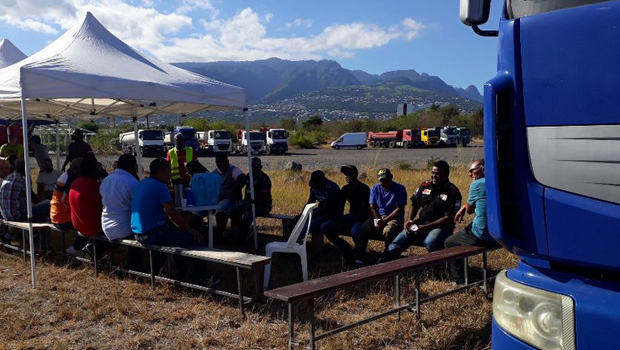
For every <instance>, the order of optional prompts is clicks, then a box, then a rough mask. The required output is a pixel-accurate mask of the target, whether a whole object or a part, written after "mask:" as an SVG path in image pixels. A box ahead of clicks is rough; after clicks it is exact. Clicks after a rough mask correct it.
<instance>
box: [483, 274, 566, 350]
mask: <svg viewBox="0 0 620 350" xmlns="http://www.w3.org/2000/svg"><path fill="white" fill-rule="evenodd" d="M493 317H494V318H495V322H497V324H498V325H499V326H500V327H501V328H502V329H503V330H504V331H506V332H507V333H509V334H511V335H513V336H515V337H517V338H519V339H521V340H523V341H524V342H526V343H529V344H530V345H533V346H535V347H537V348H539V349H542V350H552V349H553V350H556V349H558V350H574V349H575V326H574V310H573V300H572V299H571V298H570V297H567V296H565V295H561V294H557V293H552V292H548V291H545V290H542V289H537V288H532V287H528V286H525V285H523V284H520V283H517V282H514V281H512V280H510V279H508V277H507V276H506V271H502V272H500V273H499V274H498V275H497V279H496V281H495V290H494V292H493Z"/></svg>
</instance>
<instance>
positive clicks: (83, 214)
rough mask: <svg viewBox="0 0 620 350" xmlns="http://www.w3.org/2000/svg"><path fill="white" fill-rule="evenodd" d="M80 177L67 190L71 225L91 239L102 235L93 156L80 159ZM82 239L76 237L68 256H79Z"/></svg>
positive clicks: (96, 176) (97, 175) (97, 172)
mask: <svg viewBox="0 0 620 350" xmlns="http://www.w3.org/2000/svg"><path fill="white" fill-rule="evenodd" d="M80 173H81V174H82V176H80V177H79V178H77V179H75V181H73V183H72V184H71V188H70V190H69V207H70V208H71V223H72V225H73V227H74V228H75V229H76V230H77V231H78V232H79V233H80V234H81V235H82V236H84V237H87V238H88V237H93V236H96V235H101V234H103V230H102V228H101V195H100V194H99V185H100V182H99V180H100V177H99V171H98V169H97V160H96V159H95V156H94V154H92V153H91V154H89V155H87V156H86V158H83V159H82V163H81V165H80ZM84 237H80V236H78V237H76V242H74V245H73V246H71V247H69V248H67V250H66V252H67V254H69V255H73V256H76V255H77V256H79V255H82V254H81V253H82V251H81V250H78V249H76V245H77V248H79V247H80V246H82V248H83V246H84V245H85V244H84V243H85V241H86V240H85V239H84Z"/></svg>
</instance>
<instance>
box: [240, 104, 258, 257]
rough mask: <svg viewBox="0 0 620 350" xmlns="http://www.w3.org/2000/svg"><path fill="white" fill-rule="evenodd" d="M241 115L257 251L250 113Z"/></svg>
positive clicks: (244, 110) (246, 112)
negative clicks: (243, 116)
mask: <svg viewBox="0 0 620 350" xmlns="http://www.w3.org/2000/svg"><path fill="white" fill-rule="evenodd" d="M243 114H245V137H246V142H247V147H246V148H247V150H248V168H249V169H250V170H249V171H248V174H250V196H251V199H252V201H251V203H252V229H253V230H254V249H255V250H258V235H257V234H256V204H255V203H254V199H255V196H254V173H253V172H252V143H251V142H250V141H251V140H252V139H251V138H250V112H248V109H247V108H244V109H243Z"/></svg>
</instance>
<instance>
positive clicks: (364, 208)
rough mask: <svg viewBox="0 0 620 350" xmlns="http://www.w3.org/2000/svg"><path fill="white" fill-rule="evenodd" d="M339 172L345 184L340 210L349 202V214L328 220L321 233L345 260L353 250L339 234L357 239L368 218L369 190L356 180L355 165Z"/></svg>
mask: <svg viewBox="0 0 620 350" xmlns="http://www.w3.org/2000/svg"><path fill="white" fill-rule="evenodd" d="M340 172H341V173H343V174H344V175H345V179H346V181H347V184H346V185H344V186H343V187H342V190H340V208H341V210H343V211H344V206H345V204H346V202H349V213H348V214H345V215H343V216H342V217H340V218H339V219H337V220H330V221H328V222H326V223H324V224H323V225H322V226H321V231H323V233H324V234H325V237H327V239H329V240H330V241H331V242H332V243H333V244H334V245H335V246H336V247H338V248H340V250H341V251H342V252H343V255H344V257H345V258H347V259H349V258H352V257H353V255H352V253H353V250H352V249H351V246H350V245H349V243H347V242H346V241H345V240H344V239H342V238H340V234H342V233H348V234H350V235H351V237H352V238H353V241H354V242H355V240H356V239H357V236H358V234H359V228H360V227H361V225H362V224H363V223H364V222H365V221H366V220H367V219H368V217H369V216H370V206H369V205H368V200H369V198H370V188H368V186H367V185H366V184H365V183H362V182H361V181H359V180H358V179H357V175H358V172H357V168H356V167H355V165H346V166H343V167H342V168H340Z"/></svg>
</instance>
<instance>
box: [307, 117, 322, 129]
mask: <svg viewBox="0 0 620 350" xmlns="http://www.w3.org/2000/svg"><path fill="white" fill-rule="evenodd" d="M322 125H323V118H322V117H320V116H318V115H315V116H313V117H310V118H308V119H306V120H305V121H304V123H303V126H304V129H316V128H320V127H321V126H322Z"/></svg>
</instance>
